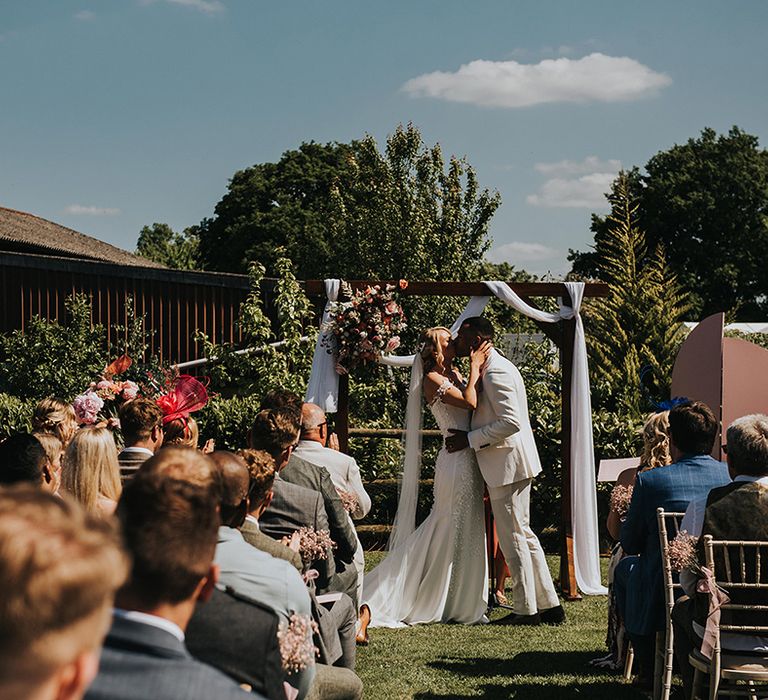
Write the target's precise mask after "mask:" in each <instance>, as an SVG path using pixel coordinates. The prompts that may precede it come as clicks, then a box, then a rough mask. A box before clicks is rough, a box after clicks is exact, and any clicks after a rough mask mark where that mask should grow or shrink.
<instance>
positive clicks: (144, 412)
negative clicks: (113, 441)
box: [119, 396, 163, 447]
mask: <svg viewBox="0 0 768 700" xmlns="http://www.w3.org/2000/svg"><path fill="white" fill-rule="evenodd" d="M119 418H120V430H122V432H123V438H124V439H125V444H126V446H128V447H130V446H131V445H135V444H136V443H137V442H141V441H142V440H146V439H147V438H148V437H149V436H150V434H151V433H152V428H155V427H158V426H160V425H162V420H163V411H162V410H161V408H160V407H159V406H158V405H157V404H156V403H155V402H154V401H150V400H149V399H145V398H143V397H141V396H140V397H139V398H137V399H134V400H133V401H128V402H127V403H124V404H123V405H122V406H121V407H120V411H119Z"/></svg>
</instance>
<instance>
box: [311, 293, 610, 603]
mask: <svg viewBox="0 0 768 700" xmlns="http://www.w3.org/2000/svg"><path fill="white" fill-rule="evenodd" d="M347 281H348V283H349V284H350V286H351V287H352V289H353V290H358V289H365V288H366V287H369V286H372V285H375V284H379V285H382V286H384V285H386V284H392V285H395V286H397V284H398V280H383V281H382V280H347ZM506 284H507V286H508V287H509V288H510V289H511V290H512V291H513V292H515V293H516V294H517V295H518V296H519V297H520V298H521V299H522V300H523V301H524V302H525V303H527V304H528V305H529V306H532V307H534V308H536V305H535V304H534V303H533V301H531V297H556V298H560V299H562V304H563V305H564V306H573V301H572V300H571V296H570V293H569V291H568V288H567V287H566V285H565V284H564V283H562V282H507V283H506ZM304 285H305V290H306V293H307V295H308V296H315V297H323V303H325V296H326V286H325V282H324V281H323V280H307V281H306V282H305V283H304ZM398 293H399V294H400V295H401V296H448V297H483V296H491V292H490V290H489V288H488V287H487V286H486V285H485V283H483V282H410V281H409V283H408V287H407V288H406V289H403V290H400V291H399V292H398ZM606 296H608V285H607V284H603V283H599V282H592V283H587V284H585V285H584V297H606ZM532 320H533V322H534V323H535V324H536V325H537V326H538V327H539V328H540V329H541V331H542V332H543V333H544V334H545V335H546V336H547V337H548V338H549V339H550V340H551V341H552V342H553V343H554V344H555V345H556V346H557V348H558V350H559V354H560V370H561V372H562V382H561V406H562V409H561V431H562V440H561V461H562V474H561V510H560V588H561V591H562V594H563V597H564V598H565V599H566V600H579V599H580V598H581V596H580V595H579V591H578V586H577V583H576V570H575V566H574V561H575V560H574V544H573V525H572V523H573V517H572V516H573V512H572V499H571V442H572V440H573V434H572V432H573V431H572V429H571V411H572V405H571V403H572V402H571V386H572V383H573V355H574V343H575V339H576V323H577V319H576V318H575V317H574V318H565V319H562V320H561V321H560V322H558V323H556V324H553V323H543V322H540V321H537V320H535V319H532ZM349 431H350V426H349V377H348V376H347V375H342V376H340V377H339V392H338V403H337V410H336V432H337V434H338V438H339V448H340V449H341V450H342V451H343V452H347V451H348V449H349Z"/></svg>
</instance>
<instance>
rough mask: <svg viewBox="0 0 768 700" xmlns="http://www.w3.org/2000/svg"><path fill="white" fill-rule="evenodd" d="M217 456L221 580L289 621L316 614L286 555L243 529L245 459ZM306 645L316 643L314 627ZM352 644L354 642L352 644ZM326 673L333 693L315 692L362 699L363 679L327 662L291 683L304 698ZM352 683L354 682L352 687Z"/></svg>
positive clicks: (325, 682)
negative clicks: (253, 541) (254, 542)
mask: <svg viewBox="0 0 768 700" xmlns="http://www.w3.org/2000/svg"><path fill="white" fill-rule="evenodd" d="M213 459H214V461H215V462H216V465H217V467H218V469H219V473H220V479H221V484H222V496H221V503H220V506H219V511H220V513H221V520H222V526H221V528H220V529H219V541H218V545H217V547H216V557H215V562H216V563H217V564H218V566H219V568H220V571H221V578H220V580H221V584H222V585H224V586H227V587H229V588H231V589H232V590H233V591H234V592H235V593H239V594H241V595H245V596H248V597H249V598H252V599H253V600H256V601H258V602H260V603H263V604H265V605H268V606H269V607H270V608H272V609H273V610H274V611H275V612H276V613H277V614H278V615H279V616H280V617H281V618H282V620H283V622H284V623H285V624H288V622H289V621H290V618H291V615H292V614H293V613H296V614H298V615H301V616H304V617H305V618H306V619H307V620H309V619H311V616H312V607H311V601H310V596H309V592H308V591H307V588H306V586H305V584H304V581H303V579H302V578H301V576H300V575H299V573H298V572H297V571H296V569H295V568H294V567H293V565H291V564H290V563H288V562H287V561H285V560H283V559H279V558H276V557H272V556H271V555H269V554H267V553H266V552H262V551H260V550H258V549H256V548H255V547H253V546H251V545H249V544H248V543H247V542H246V541H245V539H244V538H243V535H242V533H241V532H240V531H239V530H238V528H240V527H242V524H243V523H244V522H245V516H246V513H247V511H248V492H249V489H250V477H249V473H248V470H247V469H246V467H245V464H244V463H243V462H242V460H241V459H239V458H237V456H236V455H232V454H231V453H221V452H215V453H214V456H213ZM350 618H351V619H350V627H351V631H352V635H354V619H355V616H354V609H353V608H351V607H350ZM307 645H308V646H309V647H311V646H312V645H313V640H312V634H311V631H310V632H309V635H308V639H307ZM347 649H349V646H348V647H347ZM351 654H352V658H351V659H350V660H348V661H347V662H348V665H354V654H355V645H354V636H352V643H351ZM316 672H317V674H318V675H319V676H321V684H322V685H323V686H328V687H329V688H332V689H333V690H332V692H331V693H330V694H328V695H321V696H318V695H317V692H316V691H315V692H314V693H313V694H312V695H313V696H315V697H333V698H339V697H343V698H347V697H353V698H357V697H360V696H361V693H358V690H360V691H361V690H362V685H361V684H360V681H359V679H357V677H356V676H355V675H354V674H353V673H352V672H351V671H350V670H349V669H347V668H333V667H330V666H327V665H324V664H311V665H308V666H307V667H306V668H305V669H302V670H300V671H299V672H298V673H297V674H294V675H295V677H294V675H292V676H289V677H288V682H289V683H290V684H291V685H294V687H296V688H297V689H298V690H299V697H300V698H301V697H305V695H306V693H307V692H308V690H309V688H310V686H311V685H312V683H313V678H314V676H315V673H316ZM350 686H351V687H350Z"/></svg>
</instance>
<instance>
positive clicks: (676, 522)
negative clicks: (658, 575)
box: [656, 508, 685, 620]
mask: <svg viewBox="0 0 768 700" xmlns="http://www.w3.org/2000/svg"><path fill="white" fill-rule="evenodd" d="M684 515H685V513H677V512H671V511H665V510H664V509H663V508H657V509H656V520H657V521H658V524H659V546H660V548H661V567H662V573H663V575H664V602H665V603H666V605H667V610H668V612H669V614H671V612H672V608H673V606H674V605H675V592H676V591H678V590H682V589H681V587H680V584H679V583H678V582H677V581H675V576H674V574H675V573H676V572H675V571H673V569H672V562H671V560H670V557H669V543H670V541H671V540H673V539H674V538H675V537H676V536H677V535H678V534H679V533H680V523H681V522H682V521H683V516H684ZM667 620H669V615H667Z"/></svg>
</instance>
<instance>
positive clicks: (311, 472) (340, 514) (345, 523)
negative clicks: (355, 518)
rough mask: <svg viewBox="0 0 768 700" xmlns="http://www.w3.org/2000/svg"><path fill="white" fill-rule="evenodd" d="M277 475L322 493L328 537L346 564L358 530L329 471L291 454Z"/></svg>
mask: <svg viewBox="0 0 768 700" xmlns="http://www.w3.org/2000/svg"><path fill="white" fill-rule="evenodd" d="M280 478H281V479H282V480H283V481H287V482H289V483H291V484H296V485H297V486H303V487H304V488H307V489H312V490H313V491H317V492H318V493H320V494H321V495H322V497H323V505H324V506H325V512H326V515H327V516H328V527H329V528H330V531H331V539H332V540H333V541H334V542H335V543H336V559H338V560H340V561H342V562H344V563H347V564H349V563H350V562H351V561H352V558H353V557H354V555H355V550H356V549H357V533H356V532H355V528H354V527H352V524H351V523H350V522H349V516H348V515H347V511H345V510H344V506H343V504H342V503H341V499H340V498H339V494H338V492H337V491H336V487H335V486H334V485H333V481H332V480H331V475H330V474H329V473H328V470H327V469H325V468H324V467H320V466H318V465H316V464H313V463H312V462H308V461H307V460H306V459H302V458H301V457H298V456H297V455H296V454H292V455H291V458H290V459H289V460H288V464H286V465H285V466H284V467H283V468H282V469H281V470H280Z"/></svg>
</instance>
